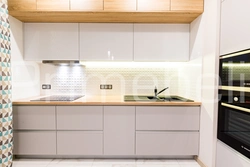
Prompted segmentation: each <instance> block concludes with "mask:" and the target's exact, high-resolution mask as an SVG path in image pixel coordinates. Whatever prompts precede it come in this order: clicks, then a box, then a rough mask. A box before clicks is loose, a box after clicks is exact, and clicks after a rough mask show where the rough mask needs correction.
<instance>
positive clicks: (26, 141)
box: [14, 131, 56, 155]
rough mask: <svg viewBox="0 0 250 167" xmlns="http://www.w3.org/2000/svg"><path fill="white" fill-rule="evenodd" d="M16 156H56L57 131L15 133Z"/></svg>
mask: <svg viewBox="0 0 250 167" xmlns="http://www.w3.org/2000/svg"><path fill="white" fill-rule="evenodd" d="M14 154H15V155H56V132H55V131H14Z"/></svg>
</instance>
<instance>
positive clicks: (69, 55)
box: [24, 23, 79, 61]
mask: <svg viewBox="0 0 250 167" xmlns="http://www.w3.org/2000/svg"><path fill="white" fill-rule="evenodd" d="M78 32H79V31H78V24H77V23H25V24H24V59H25V60H33V61H41V60H79V40H78V39H79V33H78Z"/></svg>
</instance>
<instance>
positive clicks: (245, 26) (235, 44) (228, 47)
mask: <svg viewBox="0 0 250 167" xmlns="http://www.w3.org/2000/svg"><path fill="white" fill-rule="evenodd" d="M249 7H250V1H249V0H240V1H238V0H225V1H223V2H222V5H221V35H220V55H223V54H227V53H231V52H236V51H239V50H244V49H248V48H250V19H249V16H250V10H249Z"/></svg>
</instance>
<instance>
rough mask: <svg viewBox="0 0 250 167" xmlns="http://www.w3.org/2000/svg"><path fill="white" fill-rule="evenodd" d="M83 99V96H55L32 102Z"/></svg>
mask: <svg viewBox="0 0 250 167" xmlns="http://www.w3.org/2000/svg"><path fill="white" fill-rule="evenodd" d="M81 97H83V95H53V96H47V97H42V98H38V99H33V100H30V101H74V100H76V99H79V98H81Z"/></svg>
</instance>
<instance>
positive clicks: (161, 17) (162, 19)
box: [9, 11, 201, 23]
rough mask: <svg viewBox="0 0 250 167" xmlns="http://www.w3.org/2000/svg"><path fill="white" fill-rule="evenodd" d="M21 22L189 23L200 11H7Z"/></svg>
mask: <svg viewBox="0 0 250 167" xmlns="http://www.w3.org/2000/svg"><path fill="white" fill-rule="evenodd" d="M9 13H10V15H11V16H13V17H15V18H17V19H19V20H21V21H22V22H54V23H191V22H192V21H193V20H194V19H196V18H197V17H198V16H199V15H200V14H201V12H189V11H186V12H184V11H181V12H179V11H177V12H176V11H169V12H71V11H69V12H56V11H54V12H44V11H25V12H24V11H9Z"/></svg>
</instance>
